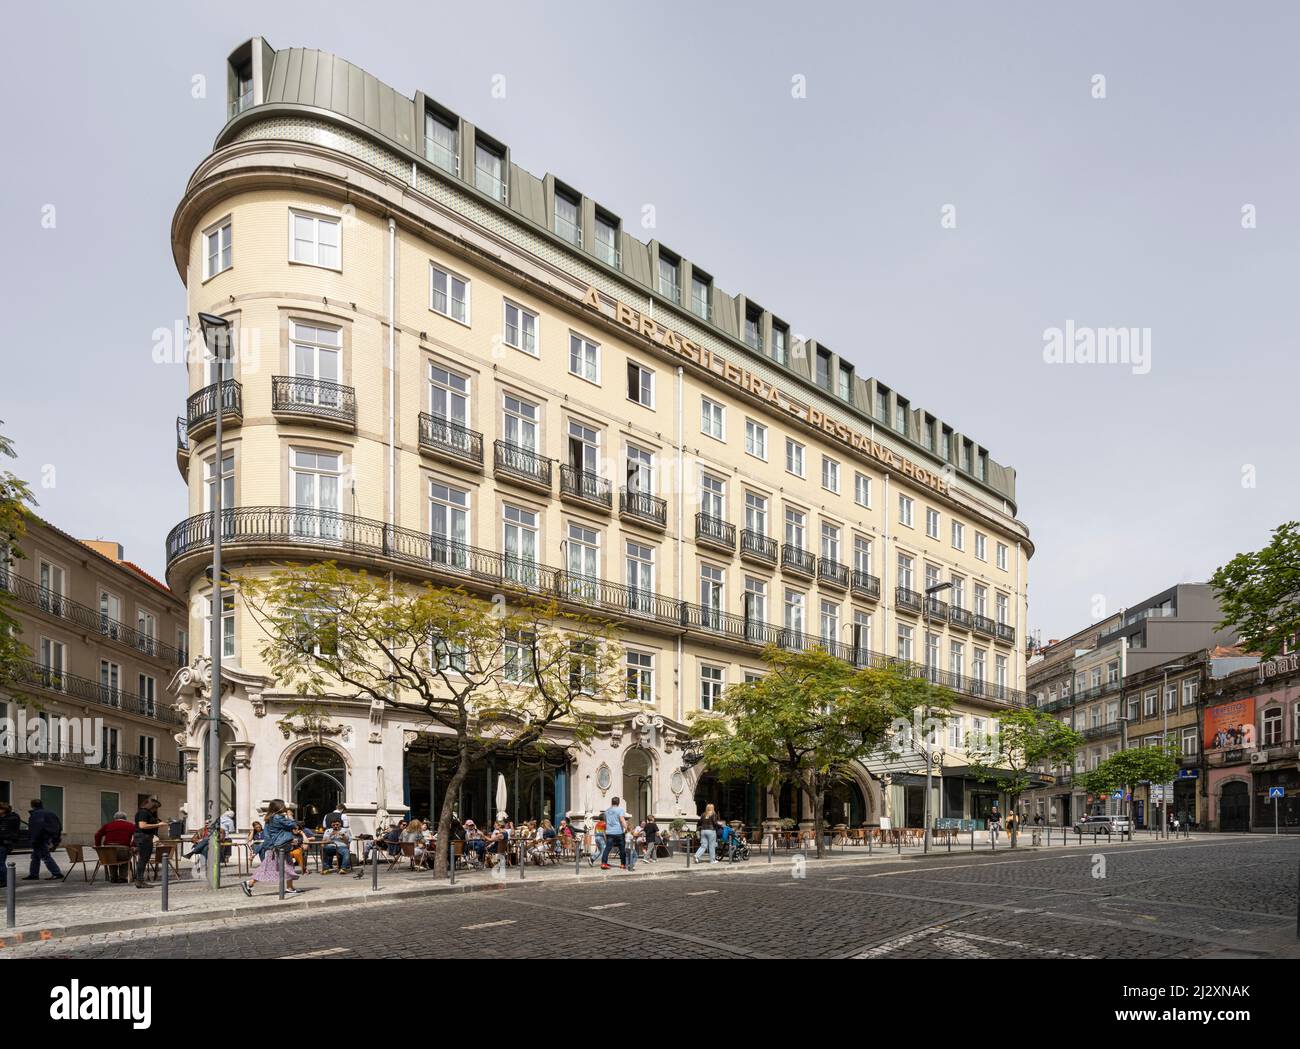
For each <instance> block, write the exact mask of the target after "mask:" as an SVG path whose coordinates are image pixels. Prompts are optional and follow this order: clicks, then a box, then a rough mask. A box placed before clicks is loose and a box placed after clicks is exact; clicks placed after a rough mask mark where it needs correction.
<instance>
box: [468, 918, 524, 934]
mask: <svg viewBox="0 0 1300 1049" xmlns="http://www.w3.org/2000/svg"><path fill="white" fill-rule="evenodd" d="M514 924H515V920H514V919H513V918H502V919H501V921H499V922H479V923H478V924H477V925H462V926H461V927H460V928H461V931H462V932H464V931H466V930H470V931H472V930H474V929H495V928H496V927H497V926H498V925H514Z"/></svg>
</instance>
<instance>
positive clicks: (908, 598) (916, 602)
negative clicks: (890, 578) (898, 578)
mask: <svg viewBox="0 0 1300 1049" xmlns="http://www.w3.org/2000/svg"><path fill="white" fill-rule="evenodd" d="M894 605H895V606H896V607H897V608H899V609H902V610H903V611H905V612H919V611H921V595H920V594H918V593H917V592H916V591H915V590H909V589H908V588H907V587H905V586H896V587H894Z"/></svg>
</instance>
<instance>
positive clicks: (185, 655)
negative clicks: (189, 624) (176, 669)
mask: <svg viewBox="0 0 1300 1049" xmlns="http://www.w3.org/2000/svg"><path fill="white" fill-rule="evenodd" d="M176 662H177V663H178V664H179V665H180V666H183V667H185V666H189V663H190V632H189V631H188V630H186V629H184V628H183V627H177V628H176Z"/></svg>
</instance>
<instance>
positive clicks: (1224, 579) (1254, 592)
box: [1210, 521, 1300, 659]
mask: <svg viewBox="0 0 1300 1049" xmlns="http://www.w3.org/2000/svg"><path fill="white" fill-rule="evenodd" d="M1210 586H1212V587H1213V588H1214V593H1215V596H1216V597H1218V599H1219V607H1220V609H1221V610H1222V612H1223V622H1221V623H1220V624H1219V628H1220V629H1224V628H1226V627H1234V628H1235V629H1236V631H1237V633H1238V635H1239V636H1240V638H1241V641H1242V644H1244V645H1245V646H1246V647H1247V648H1249V649H1250V650H1251V651H1252V652H1258V653H1260V654H1261V655H1262V656H1263V657H1264V658H1265V659H1270V658H1272V657H1273V656H1276V655H1277V654H1278V653H1280V652H1281V651H1282V648H1283V646H1284V645H1286V644H1287V643H1288V642H1290V643H1292V644H1294V643H1295V639H1296V637H1297V635H1300V521H1287V522H1286V523H1285V524H1281V525H1278V527H1277V528H1276V529H1274V531H1273V537H1272V539H1271V540H1270V541H1269V544H1268V545H1267V546H1266V547H1264V549H1262V550H1256V551H1254V552H1253V553H1246V554H1238V555H1237V556H1236V557H1234V558H1233V559H1232V560H1231V561H1229V562H1228V563H1227V564H1226V565H1223V566H1222V567H1221V568H1219V569H1218V570H1217V571H1216V572H1215V573H1214V575H1212V576H1211V577H1210Z"/></svg>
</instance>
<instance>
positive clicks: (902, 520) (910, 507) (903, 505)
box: [898, 495, 916, 528]
mask: <svg viewBox="0 0 1300 1049" xmlns="http://www.w3.org/2000/svg"><path fill="white" fill-rule="evenodd" d="M915 508H916V503H915V502H914V501H913V500H912V498H911V497H910V496H906V495H899V497H898V523H899V524H901V525H906V526H907V527H908V528H911V527H912V515H913V513H914V511H915Z"/></svg>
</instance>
